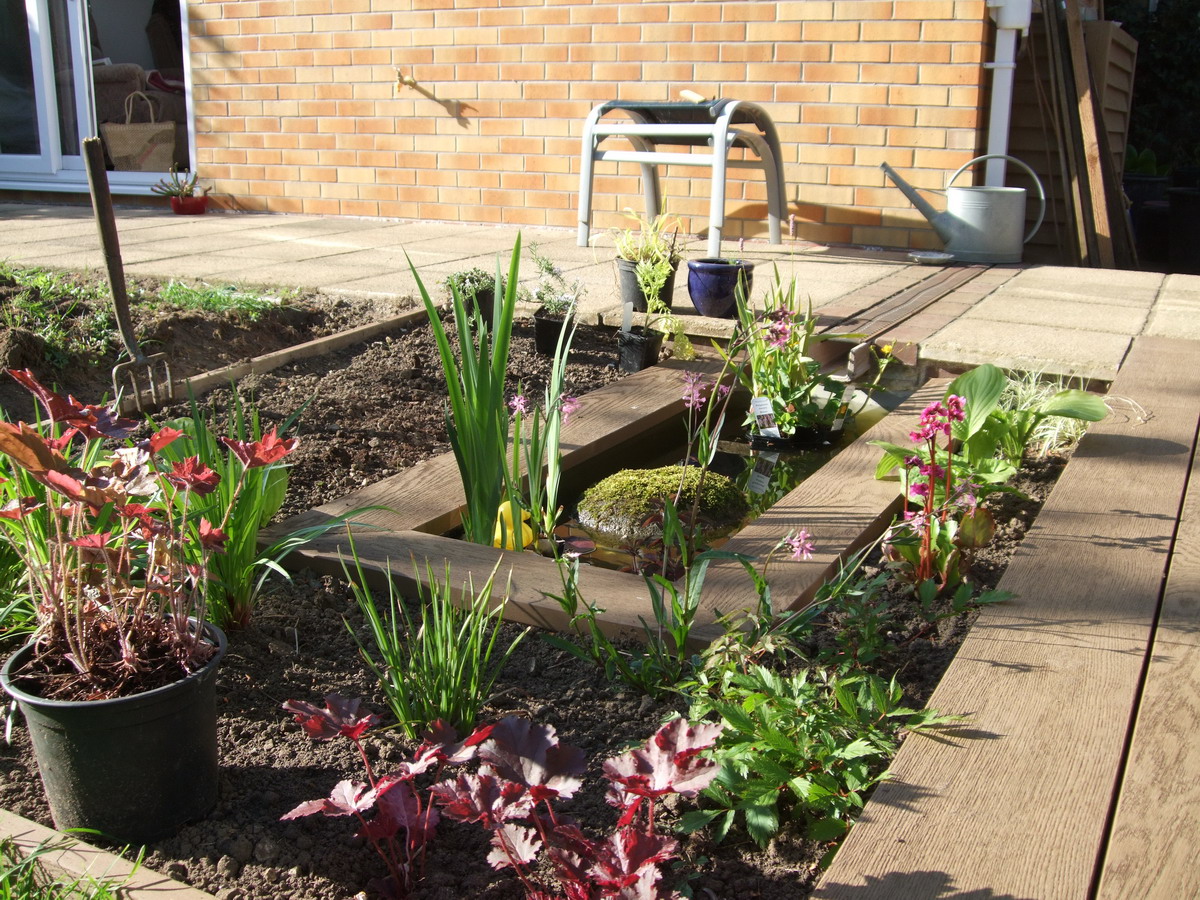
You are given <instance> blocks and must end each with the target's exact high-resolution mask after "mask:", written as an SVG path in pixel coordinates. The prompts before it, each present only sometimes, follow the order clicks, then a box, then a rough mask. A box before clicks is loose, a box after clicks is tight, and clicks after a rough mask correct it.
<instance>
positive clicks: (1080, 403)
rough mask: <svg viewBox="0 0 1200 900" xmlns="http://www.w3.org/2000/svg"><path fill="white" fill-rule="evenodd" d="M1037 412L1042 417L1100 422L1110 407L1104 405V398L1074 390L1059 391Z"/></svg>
mask: <svg viewBox="0 0 1200 900" xmlns="http://www.w3.org/2000/svg"><path fill="white" fill-rule="evenodd" d="M1036 412H1037V413H1038V414H1039V415H1042V416H1062V417H1063V418H1066V419H1082V420H1083V421H1085V422H1099V421H1100V420H1101V419H1103V418H1104V417H1105V416H1107V415H1108V407H1107V406H1105V405H1104V400H1103V398H1101V397H1098V396H1096V395H1095V394H1089V393H1088V392H1087V391H1078V390H1075V389H1074V388H1072V389H1069V390H1065V391H1059V392H1058V393H1057V394H1055V395H1054V396H1053V397H1051V398H1050V399H1049V400H1047V401H1046V402H1045V403H1043V404H1041V405H1040V406H1039V407H1038V408H1037V410H1036Z"/></svg>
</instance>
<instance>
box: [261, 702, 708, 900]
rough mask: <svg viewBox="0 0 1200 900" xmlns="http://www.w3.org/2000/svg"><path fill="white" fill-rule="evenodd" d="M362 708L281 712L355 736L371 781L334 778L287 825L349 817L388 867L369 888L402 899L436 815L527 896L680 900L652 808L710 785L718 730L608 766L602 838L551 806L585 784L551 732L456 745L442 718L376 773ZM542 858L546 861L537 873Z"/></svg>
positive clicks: (474, 736)
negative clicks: (614, 812) (424, 782)
mask: <svg viewBox="0 0 1200 900" xmlns="http://www.w3.org/2000/svg"><path fill="white" fill-rule="evenodd" d="M358 706H359V704H358V701H349V700H345V699H344V698H341V697H338V696H336V695H331V696H330V697H327V698H326V706H325V708H324V709H320V708H318V707H316V706H313V705H311V704H307V703H300V702H296V701H289V702H287V703H285V704H284V708H285V709H287V710H289V711H291V712H293V713H295V714H296V720H297V721H298V722H299V723H300V724H301V726H302V727H303V728H304V730H305V731H306V732H307V733H308V734H309V736H310V737H312V738H313V739H314V740H330V739H332V738H334V737H337V736H339V735H340V736H343V737H345V738H347V739H348V740H350V741H351V742H352V743H353V744H354V745H355V747H356V748H357V750H358V752H359V756H360V758H361V760H362V763H363V766H364V767H365V770H366V773H367V781H366V782H356V781H351V780H345V781H342V782H339V783H338V784H337V786H335V787H334V789H333V791H332V792H331V793H330V795H329V797H327V798H325V799H323V800H312V801H308V802H306V803H302V804H300V805H299V806H297V807H296V808H295V809H293V810H292V811H291V812H289V813H287V814H286V815H285V816H284V817H283V818H284V819H285V820H286V819H295V818H299V817H301V816H308V815H313V814H316V813H321V814H323V815H326V816H354V817H356V818H357V819H358V821H359V834H360V835H361V836H363V837H364V838H366V839H367V840H368V841H370V842H371V845H372V847H373V848H374V849H375V850H376V852H377V853H379V854H380V856H381V857H382V858H383V859H384V860H385V862H386V864H387V867H388V877H387V878H386V879H384V880H382V881H380V882H377V883H375V884H374V885H373V886H374V887H375V888H377V889H378V890H379V891H380V892H381V893H382V894H383V895H384V896H385V897H401V896H404V895H405V894H406V893H407V892H408V891H409V890H411V888H412V887H413V886H414V885H415V883H416V881H417V880H418V879H419V877H420V876H421V874H422V871H423V865H424V858H425V846H426V844H427V843H428V842H429V840H431V839H432V837H433V836H434V832H435V830H436V827H437V823H438V821H439V818H440V817H442V816H444V817H446V818H450V819H454V820H456V821H460V822H474V823H477V824H479V825H480V826H482V827H483V828H485V829H486V830H488V831H489V832H491V845H492V851H491V853H490V854H489V855H488V858H487V859H488V863H489V864H490V865H491V866H492V867H493V868H495V869H504V868H511V869H512V870H513V871H514V873H515V874H516V876H517V878H518V879H519V880H520V882H521V884H522V886H523V888H524V890H525V895H526V897H527V898H529V900H549V898H552V897H566V898H568V900H599V898H607V897H614V898H616V897H620V898H634V900H637V898H644V900H653V898H660V897H674V896H677V895H676V894H675V893H674V892H672V891H671V890H670V889H669V888H668V887H667V886H665V885H663V884H662V883H661V882H662V872H661V870H660V866H661V865H662V864H663V863H665V862H668V861H669V860H671V859H673V858H674V856H675V850H676V842H675V841H674V840H673V839H671V838H669V837H667V836H665V835H661V834H659V833H658V832H657V831H656V830H655V825H654V817H655V810H656V806H657V804H658V803H659V802H660V801H661V800H662V798H663V797H666V796H668V795H671V794H675V795H679V796H681V797H685V798H689V799H691V798H694V797H695V796H696V795H697V794H698V793H699V792H700V791H702V790H703V789H704V788H706V787H708V785H709V784H710V783H711V782H712V780H713V778H714V777H715V776H716V774H717V766H716V765H715V764H714V763H712V762H711V761H710V760H708V759H706V758H704V756H702V754H703V752H704V751H706V750H709V749H711V748H712V746H713V744H714V743H715V742H716V740H717V738H718V737H719V736H720V733H721V726H720V725H713V724H695V725H690V724H688V723H687V722H686V721H685V720H683V719H676V720H674V721H672V722H670V723H668V724H666V725H664V726H663V727H662V728H660V729H659V730H658V732H657V733H656V734H655V735H654V736H653V737H652V738H650V740H648V741H647V742H646V743H645V744H644V745H642V746H641V747H638V748H636V749H633V750H630V751H628V752H626V753H623V754H621V755H620V756H616V757H614V758H612V759H610V760H608V761H607V762H606V763H605V764H604V776H605V778H607V779H608V781H609V783H610V788H609V790H608V793H607V796H606V800H607V801H608V803H609V804H611V805H612V806H615V807H616V808H617V809H618V810H620V816H619V818H618V820H617V824H616V826H615V828H614V829H613V831H612V833H611V834H609V835H607V836H605V837H604V838H600V839H597V838H593V837H590V836H588V835H587V834H585V833H584V832H583V831H582V830H581V829H580V828H579V826H578V825H576V824H575V823H574V822H573V821H571V820H570V819H569V818H567V817H565V816H563V815H562V814H561V813H560V812H559V811H558V810H557V809H556V808H555V803H556V801H558V800H560V799H561V800H565V799H569V798H570V797H572V796H573V795H574V794H575V792H576V791H578V790H579V788H580V787H581V786H582V783H583V782H582V777H581V776H582V775H583V772H584V770H585V767H586V765H585V764H586V759H585V757H584V754H583V752H582V751H581V750H579V749H578V748H576V747H572V746H570V745H567V744H563V743H562V742H560V741H559V740H558V736H557V734H556V733H555V730H554V728H552V727H551V726H548V725H538V724H537V723H535V722H531V721H529V720H528V719H521V718H518V717H516V716H509V717H507V718H504V719H501V720H500V721H499V722H497V723H496V724H495V725H488V726H484V727H481V728H477V729H475V730H474V731H473V732H472V733H471V734H470V735H469V736H468V737H467V738H466V739H465V740H461V741H460V740H459V738H458V735H457V734H456V733H455V731H454V729H453V728H450V727H449V726H447V725H445V724H444V723H441V722H438V723H435V724H434V726H433V727H432V728H431V729H430V731H429V732H428V733H427V734H426V736H425V740H424V742H423V743H422V744H421V746H420V747H418V748H417V751H416V753H415V754H414V757H413V760H412V761H411V762H405V763H402V764H401V765H400V767H399V768H398V769H397V770H396V771H395V772H393V773H391V774H389V775H385V776H380V775H377V774H376V773H375V772H374V771H373V770H372V767H371V764H370V760H369V757H368V755H367V754H366V752H365V750H364V749H363V746H362V742H361V739H362V737H363V734H364V732H365V731H366V730H367V729H368V728H369V727H370V726H371V725H373V724H374V723H375V718H374V717H373V716H364V715H360V714H359V711H358ZM472 760H477V761H478V762H479V765H478V767H477V768H476V770H475V771H464V772H459V773H458V774H456V775H455V776H454V777H453V778H449V779H445V780H439V779H441V776H442V773H443V772H444V770H445V768H446V767H447V766H458V765H463V764H465V763H468V762H471V761H472ZM425 773H430V777H431V778H432V779H433V781H434V782H435V783H433V784H432V786H431V787H430V788H429V797H428V799H424V798H423V797H422V793H421V791H420V790H419V788H418V787H417V786H416V785H415V782H416V779H417V777H418V776H420V775H424V774H425ZM539 858H541V859H542V860H544V861H545V863H546V865H544V866H540V867H539V866H538V865H537V863H538V861H539ZM545 871H549V872H552V873H553V875H554V879H555V881H556V882H557V884H554V885H548V884H546V883H545V876H543V875H541V874H539V873H540V872H545Z"/></svg>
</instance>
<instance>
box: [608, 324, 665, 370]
mask: <svg viewBox="0 0 1200 900" xmlns="http://www.w3.org/2000/svg"><path fill="white" fill-rule="evenodd" d="M662 343H663V334H662V332H661V331H654V330H651V331H650V333H649V334H647V333H646V331H645V329H643V328H642V326H640V325H634V326H633V330H632V331H618V332H617V368H618V369H619V370H620V371H622V372H627V373H633V372H640V371H642V369H648V368H650V366H652V365H654V364H655V363H657V362H658V354H659V352H660V351H661V350H662Z"/></svg>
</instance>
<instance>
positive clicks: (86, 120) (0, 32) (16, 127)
mask: <svg viewBox="0 0 1200 900" xmlns="http://www.w3.org/2000/svg"><path fill="white" fill-rule="evenodd" d="M84 4H85V0H0V8H2V9H3V21H0V185H2V186H4V187H21V186H28V187H37V186H42V187H52V186H53V185H54V182H55V181H58V180H64V181H67V182H75V183H78V182H79V181H80V179H81V178H82V177H83V160H82V157H81V156H80V139H81V137H82V135H85V134H92V133H94V132H95V113H94V111H93V108H92V102H91V85H90V79H89V78H88V75H89V73H90V71H91V59H90V51H89V42H88V36H87V24H86V22H87V17H86V15H85V10H84Z"/></svg>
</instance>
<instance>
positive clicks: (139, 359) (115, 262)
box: [83, 137, 175, 412]
mask: <svg viewBox="0 0 1200 900" xmlns="http://www.w3.org/2000/svg"><path fill="white" fill-rule="evenodd" d="M83 157H84V160H85V162H86V164H87V175H88V187H89V189H90V190H91V194H92V209H93V210H94V211H95V213H96V227H97V228H98V229H99V230H100V246H101V248H102V249H103V251H104V265H105V268H106V269H107V271H108V285H109V288H110V289H111V291H112V299H113V312H114V313H115V314H116V318H117V330H118V331H119V332H120V334H121V341H122V343H124V344H125V349H126V350H127V351H129V356H130V360H129V362H123V363H118V364H117V365H115V366H113V370H112V383H113V392H114V393H115V395H116V402H117V405H118V408H120V406H121V405H122V399H123V397H124V395H125V393H126V388H128V389H129V393H131V394H132V396H133V404H134V406H136V407H137V409H138V411H139V412H141V411H143V407H142V400H143V397H144V396H145V395H147V394H148V395H149V397H150V401H151V403H152V404H153V405H155V406H157V405H158V404H160V403H163V402H165V401H167V400H173V399H175V382H174V380H173V379H172V377H171V361H170V359H168V357H167V354H165V353H155V354H153V355H151V356H147V355H146V354H144V353H142V351H141V348H140V347H138V342H137V336H136V335H135V334H134V331H133V318H132V317H131V316H130V314H129V295H128V294H127V293H126V291H125V267H124V266H123V265H122V263H121V246H120V243H119V242H118V240H117V219H116V216H115V215H113V205H112V194H111V193H110V192H109V189H108V173H107V172H106V171H105V169H104V148H103V147H102V146H101V145H100V139H99V138H95V137H89V138H84V139H83Z"/></svg>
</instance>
